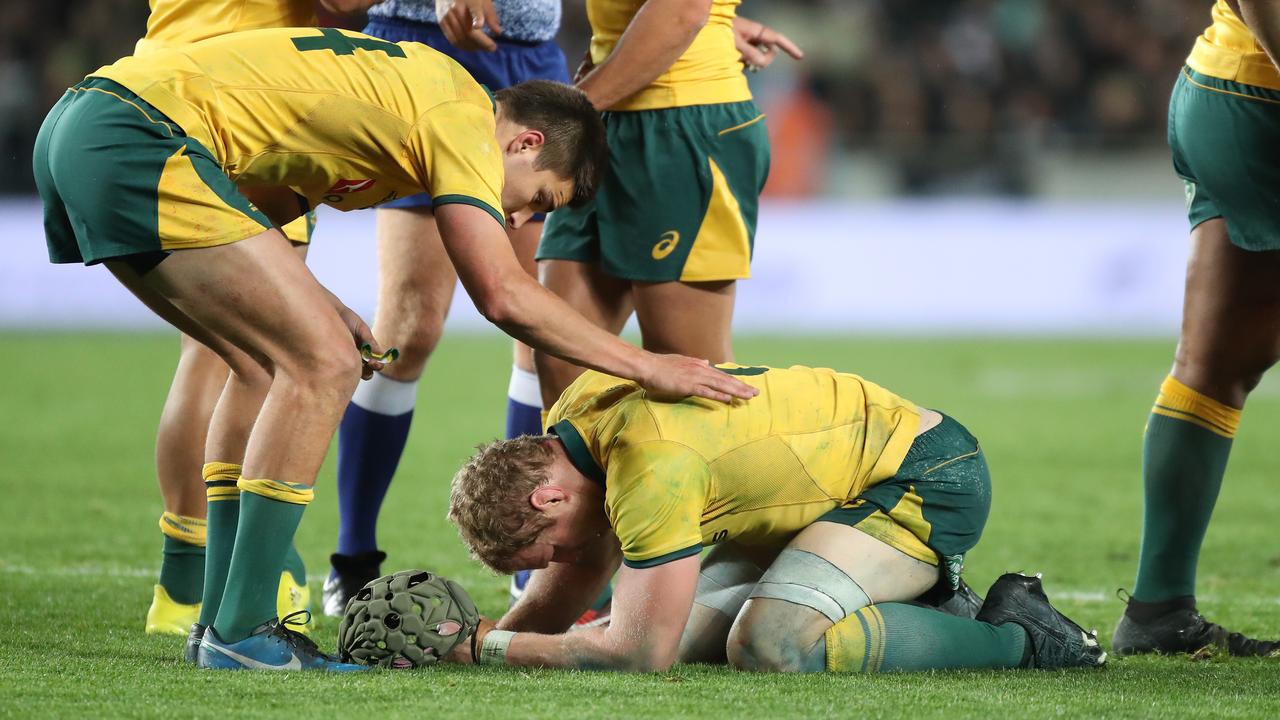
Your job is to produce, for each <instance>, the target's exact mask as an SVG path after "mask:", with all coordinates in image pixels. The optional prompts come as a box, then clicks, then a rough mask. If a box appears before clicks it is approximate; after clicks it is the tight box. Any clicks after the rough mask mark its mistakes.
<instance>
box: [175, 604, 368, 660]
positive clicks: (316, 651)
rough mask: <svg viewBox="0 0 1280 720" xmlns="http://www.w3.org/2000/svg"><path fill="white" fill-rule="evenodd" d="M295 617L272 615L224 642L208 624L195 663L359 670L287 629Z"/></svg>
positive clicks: (305, 637)
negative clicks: (246, 632) (240, 637)
mask: <svg viewBox="0 0 1280 720" xmlns="http://www.w3.org/2000/svg"><path fill="white" fill-rule="evenodd" d="M294 620H296V618H292V617H286V618H285V619H284V620H278V619H276V618H272V619H271V620H268V621H267V622H265V623H263V624H261V625H259V626H258V627H256V628H254V630H253V632H252V633H250V634H249V637H247V638H245V639H243V640H239V641H237V642H230V643H229V642H223V640H222V639H221V638H219V637H218V633H217V631H216V630H214V629H213V628H207V629H206V630H205V632H204V639H203V640H201V641H200V652H199V653H198V655H197V658H196V665H197V666H198V667H201V668H206V669H215V670H326V671H329V672H358V671H361V670H368V668H367V667H365V666H363V665H353V664H351V663H344V662H339V661H338V660H337V658H334V657H333V656H331V655H328V654H326V653H323V652H321V651H320V648H318V647H317V646H316V644H315V643H314V642H312V641H311V638H309V637H307V636H306V635H303V634H302V633H299V632H297V631H294V630H291V629H289V627H288V625H289V624H290V623H291V621H294Z"/></svg>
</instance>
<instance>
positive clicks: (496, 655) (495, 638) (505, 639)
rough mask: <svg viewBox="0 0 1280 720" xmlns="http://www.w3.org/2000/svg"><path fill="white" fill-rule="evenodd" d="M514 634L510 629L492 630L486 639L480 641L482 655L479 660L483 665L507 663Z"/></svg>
mask: <svg viewBox="0 0 1280 720" xmlns="http://www.w3.org/2000/svg"><path fill="white" fill-rule="evenodd" d="M514 635H515V633H513V632H511V631H510V630H490V631H489V634H488V635H485V636H484V640H482V641H480V657H479V658H477V661H478V662H479V663H480V664H481V665H505V664H506V662H507V648H509V647H511V638H512V637H513V636H514Z"/></svg>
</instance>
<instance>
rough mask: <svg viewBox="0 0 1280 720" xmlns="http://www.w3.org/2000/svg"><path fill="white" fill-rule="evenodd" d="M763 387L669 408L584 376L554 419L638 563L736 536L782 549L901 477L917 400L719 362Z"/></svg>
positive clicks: (619, 383) (826, 373)
mask: <svg viewBox="0 0 1280 720" xmlns="http://www.w3.org/2000/svg"><path fill="white" fill-rule="evenodd" d="M720 367H722V368H724V369H725V370H726V372H729V373H731V374H734V375H737V376H739V377H740V378H741V379H742V380H744V381H746V382H748V383H750V384H751V385H754V386H755V387H757V388H760V394H759V395H757V396H756V397H755V398H753V399H751V400H748V401H746V402H742V401H739V402H735V403H733V404H732V405H728V404H724V403H718V402H713V401H710V400H703V399H700V398H687V399H685V400H682V401H680V402H662V401H658V400H654V399H651V398H649V397H648V395H647V393H646V392H645V391H644V390H643V389H641V388H640V387H639V386H638V385H636V383H634V382H631V381H629V380H621V379H619V378H615V377H611V376H609V375H604V374H602V373H598V372H593V371H588V372H586V373H584V374H583V375H582V377H580V378H578V380H577V381H575V382H574V383H573V384H572V385H570V386H569V388H568V389H566V390H565V392H564V394H563V395H561V396H560V399H559V401H557V402H556V404H555V405H554V406H553V407H552V408H551V412H550V414H549V415H548V418H547V423H548V426H549V428H550V431H551V432H553V433H555V434H556V435H557V436H559V438H560V440H561V441H562V442H563V443H564V447H565V450H566V451H567V453H568V455H569V458H570V460H571V461H572V462H573V464H574V467H576V468H577V469H578V470H579V471H581V472H582V473H583V474H585V475H586V476H587V477H590V478H592V479H593V480H595V481H597V482H601V483H603V484H604V487H605V511H606V512H607V514H608V516H609V522H610V524H611V525H612V526H613V531H614V533H615V534H616V535H617V536H618V539H619V540H620V541H621V544H622V554H623V561H624V562H625V563H626V564H627V565H628V566H630V567H653V566H655V565H661V564H663V563H666V562H670V561H672V560H678V559H680V558H683V557H688V556H690V555H696V554H697V553H698V552H699V551H700V550H701V549H702V547H703V546H705V545H711V544H714V543H718V542H722V541H725V540H733V541H736V542H740V543H744V544H747V545H772V546H777V545H782V544H784V543H786V542H787V541H788V540H790V539H791V537H792V536H794V535H795V533H796V532H798V531H800V530H801V529H803V528H805V527H806V526H808V525H809V524H811V523H812V522H813V521H814V520H816V519H817V518H818V517H819V516H820V515H822V514H823V513H825V512H827V511H828V510H832V509H834V508H836V507H839V506H840V505H843V504H844V503H845V502H846V501H848V500H851V499H853V498H854V497H856V496H857V495H858V494H859V493H861V492H862V491H863V490H864V489H865V488H867V487H870V486H872V485H875V484H877V483H879V482H881V481H884V480H886V479H888V478H891V477H893V475H894V473H896V472H897V470H898V467H899V466H900V465H901V464H902V459H903V458H904V457H906V454H907V451H908V450H909V449H910V448H911V444H912V443H913V442H914V440H915V436H916V430H917V428H918V427H919V425H920V414H919V410H918V409H917V408H916V406H915V404H913V403H911V402H909V401H907V400H904V399H902V398H900V397H898V396H897V395H894V394H893V393H891V392H889V391H888V390H885V389H884V388H882V387H880V386H878V385H875V384H874V383H871V382H868V381H866V380H864V379H862V378H860V377H858V376H857V375H850V374H847V373H840V372H836V371H834V370H828V369H822V368H807V367H801V366H798V365H797V366H794V367H791V368H787V369H781V368H767V367H744V366H741V365H733V364H726V365H721V366H720Z"/></svg>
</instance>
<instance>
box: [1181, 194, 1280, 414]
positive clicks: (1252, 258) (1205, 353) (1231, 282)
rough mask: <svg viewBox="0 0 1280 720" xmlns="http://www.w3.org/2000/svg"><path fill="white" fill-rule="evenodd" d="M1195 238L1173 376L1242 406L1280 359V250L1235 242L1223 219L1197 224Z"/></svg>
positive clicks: (1189, 261)
mask: <svg viewBox="0 0 1280 720" xmlns="http://www.w3.org/2000/svg"><path fill="white" fill-rule="evenodd" d="M1191 240H1192V250H1191V258H1190V260H1188V262H1187V285H1186V297H1185V300H1184V303H1183V310H1182V332H1181V335H1180V336H1179V339H1178V350H1177V353H1176V355H1175V357H1174V363H1173V376H1174V377H1175V378H1177V379H1178V381H1180V382H1182V383H1183V384H1185V385H1186V386H1188V387H1190V388H1191V389H1193V390H1195V391H1196V392H1199V393H1202V394H1204V395H1208V396H1209V397H1211V398H1213V399H1214V400H1217V401H1218V402H1221V403H1223V404H1225V405H1230V406H1231V407H1234V408H1242V407H1244V402H1245V398H1247V397H1248V395H1249V392H1250V391H1252V390H1253V389H1254V388H1255V387H1257V385H1258V382H1259V381H1261V380H1262V375H1263V373H1265V372H1266V371H1267V370H1268V369H1269V368H1270V367H1271V366H1272V365H1274V364H1275V362H1276V360H1278V359H1280V251H1269V252H1251V251H1248V250H1241V249H1240V248H1238V247H1236V246H1234V245H1232V244H1231V241H1230V239H1229V238H1228V237H1227V224H1226V221H1225V220H1223V219H1222V218H1215V219H1213V220H1208V221H1206V222H1203V223H1201V224H1200V225H1198V226H1197V227H1196V228H1195V230H1193V231H1192V232H1191Z"/></svg>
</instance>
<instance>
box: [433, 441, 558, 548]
mask: <svg viewBox="0 0 1280 720" xmlns="http://www.w3.org/2000/svg"><path fill="white" fill-rule="evenodd" d="M551 437H552V436H550V435H542V436H537V437H534V436H530V435H524V436H521V437H518V438H514V439H512V440H498V441H496V442H491V443H489V444H487V445H479V446H477V447H476V454H475V455H473V456H472V457H471V459H470V460H468V461H467V463H466V464H465V465H463V466H462V468H461V469H460V470H458V472H457V474H456V475H454V476H453V489H452V491H451V492H450V493H449V520H451V521H452V522H453V524H454V525H456V526H457V527H458V534H459V535H461V536H462V540H463V542H465V543H466V544H467V547H469V548H470V549H471V554H472V556H474V557H475V558H476V559H477V560H479V561H480V562H482V563H484V564H485V565H487V566H489V568H491V569H493V570H495V571H497V572H499V573H509V572H511V571H512V570H515V569H516V568H513V567H510V563H511V557H512V556H513V555H515V554H516V553H517V552H519V551H520V550H521V549H523V548H525V547H527V546H529V545H531V544H532V543H533V541H534V540H536V539H537V538H538V533H540V532H542V531H543V530H545V529H546V528H547V526H549V525H550V524H551V520H550V519H548V518H547V517H546V516H545V515H543V514H542V513H541V512H538V510H537V509H535V508H534V507H533V505H531V504H530V503H529V495H531V494H532V493H533V491H534V490H536V489H537V488H538V487H539V486H541V485H543V484H545V483H546V482H547V466H548V465H550V464H551V460H552V458H553V457H554V455H552V452H551V445H550V440H551Z"/></svg>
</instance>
